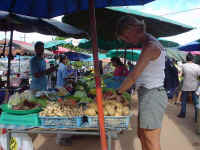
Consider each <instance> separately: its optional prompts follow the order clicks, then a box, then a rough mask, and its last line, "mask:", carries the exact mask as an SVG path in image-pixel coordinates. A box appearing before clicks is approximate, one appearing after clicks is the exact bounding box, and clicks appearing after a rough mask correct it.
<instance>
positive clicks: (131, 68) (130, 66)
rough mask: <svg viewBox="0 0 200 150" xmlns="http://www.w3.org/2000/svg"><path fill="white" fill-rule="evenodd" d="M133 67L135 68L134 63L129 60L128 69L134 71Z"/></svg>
mask: <svg viewBox="0 0 200 150" xmlns="http://www.w3.org/2000/svg"><path fill="white" fill-rule="evenodd" d="M133 69H134V65H133V64H132V63H131V62H130V61H128V70H129V72H131V71H133Z"/></svg>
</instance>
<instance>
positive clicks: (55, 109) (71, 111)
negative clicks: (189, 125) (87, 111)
mask: <svg viewBox="0 0 200 150" xmlns="http://www.w3.org/2000/svg"><path fill="white" fill-rule="evenodd" d="M82 115H83V108H82V107H75V106H74V107H72V106H66V105H64V104H61V103H58V102H48V104H47V106H46V108H44V110H43V111H42V112H40V116H51V117H52V116H54V117H74V116H82Z"/></svg>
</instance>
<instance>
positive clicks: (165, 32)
mask: <svg viewBox="0 0 200 150" xmlns="http://www.w3.org/2000/svg"><path fill="white" fill-rule="evenodd" d="M88 14H89V12H88V11H81V12H76V13H73V14H67V15H65V16H64V18H63V22H65V23H69V24H71V25H73V26H75V27H77V28H80V29H82V30H84V31H87V32H89V31H90V29H89V25H90V23H89V17H88ZM102 14H103V15H102ZM125 15H131V16H135V17H136V18H138V19H140V20H144V22H145V24H146V31H147V32H148V33H151V34H152V35H154V36H155V37H166V36H172V35H177V34H180V33H183V32H186V31H189V30H191V29H193V27H191V26H188V25H185V24H182V23H179V22H176V21H174V20H170V19H167V18H164V17H160V16H155V15H150V14H147V13H143V12H139V11H136V10H133V9H129V8H124V7H123V8H122V7H111V8H100V9H96V21H97V34H98V37H99V38H100V39H103V40H108V41H113V40H116V35H115V28H116V23H117V21H118V19H119V18H120V17H122V16H125Z"/></svg>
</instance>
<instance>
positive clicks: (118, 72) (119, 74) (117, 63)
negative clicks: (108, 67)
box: [111, 57, 129, 79]
mask: <svg viewBox="0 0 200 150" xmlns="http://www.w3.org/2000/svg"><path fill="white" fill-rule="evenodd" d="M111 63H112V65H113V66H114V67H115V70H114V72H113V76H114V77H115V78H116V79H120V78H124V77H126V76H127V75H128V72H129V71H128V69H127V68H126V66H125V65H124V64H123V63H122V62H121V60H120V58H118V57H113V58H111Z"/></svg>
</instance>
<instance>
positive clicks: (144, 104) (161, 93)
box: [138, 87, 168, 129]
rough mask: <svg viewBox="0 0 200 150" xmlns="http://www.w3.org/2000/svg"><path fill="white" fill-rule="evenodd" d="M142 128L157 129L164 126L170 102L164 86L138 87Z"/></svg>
mask: <svg viewBox="0 0 200 150" xmlns="http://www.w3.org/2000/svg"><path fill="white" fill-rule="evenodd" d="M138 98H139V118H138V119H139V124H140V128H144V129H157V128H161V127H162V120H163V116H164V113H165V110H166V107H167V104H168V98H167V94H166V91H165V89H164V87H159V88H153V89H147V88H145V87H140V88H139V89H138Z"/></svg>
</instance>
